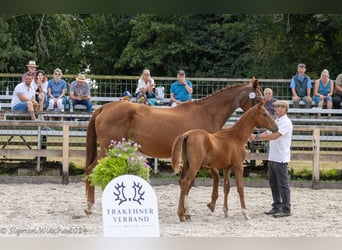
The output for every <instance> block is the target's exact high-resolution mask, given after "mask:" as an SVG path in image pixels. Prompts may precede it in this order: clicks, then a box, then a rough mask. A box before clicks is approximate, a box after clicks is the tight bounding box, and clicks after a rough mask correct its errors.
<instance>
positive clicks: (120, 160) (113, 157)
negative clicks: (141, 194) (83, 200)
mask: <svg viewBox="0 0 342 250" xmlns="http://www.w3.org/2000/svg"><path fill="white" fill-rule="evenodd" d="M140 147H141V146H140V145H139V144H137V143H136V142H134V141H131V140H126V139H125V138H122V140H121V141H118V142H117V141H113V140H112V141H111V143H110V145H109V147H108V149H107V152H106V156H105V157H104V158H101V159H100V160H99V161H98V163H97V165H96V167H95V168H94V169H93V171H92V173H91V174H90V175H89V176H88V177H89V178H90V182H91V184H92V185H94V186H101V188H102V190H104V189H105V187H106V186H107V184H108V183H109V182H110V181H111V180H112V179H114V178H115V177H117V176H120V175H124V174H132V175H137V176H139V177H141V178H143V179H145V180H146V181H149V176H150V170H151V167H150V166H149V165H148V164H147V160H146V157H145V156H143V155H142V154H141V153H140V152H138V149H139V148H140Z"/></svg>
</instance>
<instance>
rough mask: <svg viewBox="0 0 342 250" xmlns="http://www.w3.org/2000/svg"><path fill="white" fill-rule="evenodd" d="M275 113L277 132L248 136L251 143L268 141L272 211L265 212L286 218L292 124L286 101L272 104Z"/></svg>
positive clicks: (289, 209)
mask: <svg viewBox="0 0 342 250" xmlns="http://www.w3.org/2000/svg"><path fill="white" fill-rule="evenodd" d="M273 105H274V107H275V113H276V117H277V119H276V123H277V125H278V128H279V131H278V132H276V133H270V132H269V131H266V132H264V133H262V134H257V135H254V134H252V135H251V136H250V140H252V141H255V140H256V141H257V140H260V141H265V140H267V141H270V151H269V154H268V181H269V185H270V188H271V192H272V198H273V203H272V209H271V210H270V211H267V212H265V214H267V215H273V217H286V216H290V215H291V203H290V185H289V173H288V163H289V162H290V158H291V140H292V129H293V126H292V122H291V120H290V119H289V118H288V116H287V111H288V109H289V104H288V103H287V102H286V101H276V102H274V103H273Z"/></svg>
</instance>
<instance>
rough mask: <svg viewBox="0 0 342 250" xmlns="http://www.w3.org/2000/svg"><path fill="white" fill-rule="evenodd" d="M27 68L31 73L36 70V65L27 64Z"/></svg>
mask: <svg viewBox="0 0 342 250" xmlns="http://www.w3.org/2000/svg"><path fill="white" fill-rule="evenodd" d="M27 68H28V70H29V71H30V72H31V73H34V72H36V67H32V66H28V67H27Z"/></svg>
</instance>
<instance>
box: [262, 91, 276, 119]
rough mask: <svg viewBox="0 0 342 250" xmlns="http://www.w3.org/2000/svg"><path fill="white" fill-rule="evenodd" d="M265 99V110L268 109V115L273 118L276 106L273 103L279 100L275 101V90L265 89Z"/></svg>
mask: <svg viewBox="0 0 342 250" xmlns="http://www.w3.org/2000/svg"><path fill="white" fill-rule="evenodd" d="M264 99H265V104H264V106H265V108H266V109H267V111H268V113H269V114H270V115H272V116H274V114H275V111H274V106H273V103H274V102H275V101H277V99H275V98H274V97H273V90H272V89H270V88H265V90H264Z"/></svg>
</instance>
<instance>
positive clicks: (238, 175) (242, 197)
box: [234, 163, 249, 220]
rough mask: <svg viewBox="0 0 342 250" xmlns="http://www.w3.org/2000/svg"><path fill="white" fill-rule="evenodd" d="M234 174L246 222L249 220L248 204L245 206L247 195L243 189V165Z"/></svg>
mask: <svg viewBox="0 0 342 250" xmlns="http://www.w3.org/2000/svg"><path fill="white" fill-rule="evenodd" d="M234 174H235V178H236V188H237V191H238V193H239V196H240V204H241V211H242V215H243V216H244V217H245V219H246V220H248V219H249V216H248V214H247V209H246V204H245V195H244V188H243V180H242V177H243V165H242V163H241V165H239V167H238V168H237V169H234Z"/></svg>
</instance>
